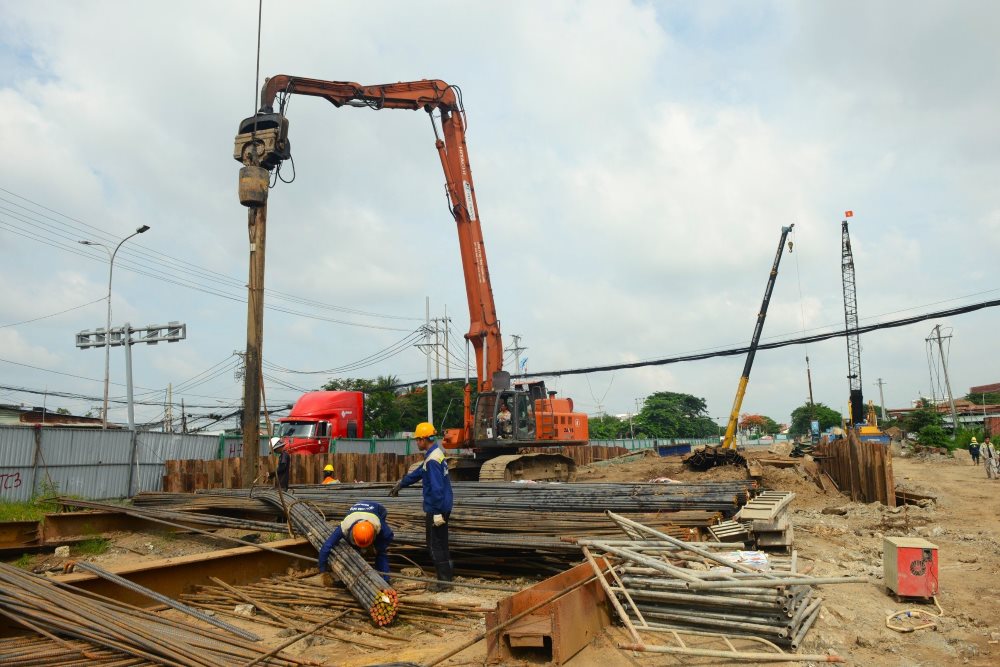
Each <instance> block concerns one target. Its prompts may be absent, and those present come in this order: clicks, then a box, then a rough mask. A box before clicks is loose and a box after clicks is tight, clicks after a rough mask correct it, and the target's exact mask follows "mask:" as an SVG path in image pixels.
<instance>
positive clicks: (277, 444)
mask: <svg viewBox="0 0 1000 667" xmlns="http://www.w3.org/2000/svg"><path fill="white" fill-rule="evenodd" d="M271 451H272V452H274V455H275V456H277V457H278V465H277V466H276V467H275V471H274V474H275V476H276V477H277V480H278V486H279V487H281V490H282V491H287V490H288V469H289V468H290V467H291V462H292V461H291V457H290V456H289V454H288V452H286V451H285V441H284V440H282V439H280V438H271ZM267 478H268V479H270V478H271V473H268V474H267Z"/></svg>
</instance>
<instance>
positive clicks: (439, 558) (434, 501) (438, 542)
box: [389, 422, 452, 591]
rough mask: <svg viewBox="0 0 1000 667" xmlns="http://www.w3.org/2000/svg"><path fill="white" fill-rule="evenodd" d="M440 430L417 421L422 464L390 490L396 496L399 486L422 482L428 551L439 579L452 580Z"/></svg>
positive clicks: (445, 464)
mask: <svg viewBox="0 0 1000 667" xmlns="http://www.w3.org/2000/svg"><path fill="white" fill-rule="evenodd" d="M435 435H437V431H435V430H434V426H433V425H432V424H430V423H428V422H422V423H420V424H417V428H416V429H414V431H413V437H414V438H415V439H416V441H417V447H419V448H420V451H422V452H423V453H424V460H423V463H421V464H420V465H419V466H417V467H416V468H414V469H413V470H411V471H410V472H408V473H407V474H406V475H405V476H404V477H403V479H401V480H399V481H398V482H397V483H396V486H394V487H392V490H391V491H389V495H390V496H392V497H396V496H398V495H399V491H400V489H402V488H404V487H407V486H410V485H411V484H415V483H416V482H423V485H422V486H423V500H424V526H425V528H426V533H425V534H426V536H427V551H428V552H429V553H430V557H431V561H433V563H434V569H435V571H436V572H437V578H438V581H439V582H447V581H451V580H452V564H451V557H450V555H449V553H448V518H449V517H450V516H451V508H452V493H451V479H450V478H449V477H448V461H447V460H446V459H445V454H444V449H443V448H442V447H441V445H440V444H439V443H438V442H436V441H435V440H434V436H435ZM446 588H448V587H447V586H445V585H443V584H441V583H437V584H433V585H432V586H431V587H430V590H433V591H441V590H445V589H446Z"/></svg>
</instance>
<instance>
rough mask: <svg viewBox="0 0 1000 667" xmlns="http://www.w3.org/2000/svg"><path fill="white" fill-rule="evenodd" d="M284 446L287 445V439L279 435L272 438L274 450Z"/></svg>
mask: <svg viewBox="0 0 1000 667" xmlns="http://www.w3.org/2000/svg"><path fill="white" fill-rule="evenodd" d="M284 446H285V441H284V440H282V439H281V438H278V437H274V438H271V449H272V450H274V449H280V448H282V447H284Z"/></svg>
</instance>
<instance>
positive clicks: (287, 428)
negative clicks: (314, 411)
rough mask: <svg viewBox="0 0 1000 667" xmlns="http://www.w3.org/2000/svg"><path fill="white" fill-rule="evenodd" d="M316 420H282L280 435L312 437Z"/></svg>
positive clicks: (285, 436)
mask: <svg viewBox="0 0 1000 667" xmlns="http://www.w3.org/2000/svg"><path fill="white" fill-rule="evenodd" d="M315 429H316V422H282V424H281V428H280V429H279V430H278V435H279V436H281V437H282V438H311V437H312V435H313V432H314V431H315Z"/></svg>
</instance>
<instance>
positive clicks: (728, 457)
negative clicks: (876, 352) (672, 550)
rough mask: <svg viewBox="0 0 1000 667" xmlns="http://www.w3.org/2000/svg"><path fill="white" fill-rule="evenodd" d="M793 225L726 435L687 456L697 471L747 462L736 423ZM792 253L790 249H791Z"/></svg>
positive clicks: (770, 282) (771, 278) (774, 268)
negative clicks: (738, 443)
mask: <svg viewBox="0 0 1000 667" xmlns="http://www.w3.org/2000/svg"><path fill="white" fill-rule="evenodd" d="M793 227H795V225H794V224H792V225H789V226H787V227H782V228H781V239H780V240H779V241H778V252H777V254H775V256H774V264H772V265H771V273H770V274H769V275H768V278H767V287H766V288H765V289H764V300H763V302H762V303H761V304H760V311H758V313H757V324H756V325H754V329H753V336H752V337H751V338H750V350H749V351H748V352H747V359H746V362H745V363H744V364H743V374H742V375H740V381H739V384H738V385H737V386H736V398H735V399H734V400H733V409H732V410H731V411H730V413H729V424H728V426H726V436H725V438H723V440H722V444H721V445H719V446H717V447H705V448H704V449H701V450H698V451H696V452H695V453H693V454H692V455H691V456H689V457H687V458H686V459H684V463H685V465H687V466H688V467H690V468H693V469H694V470H708V469H709V468H713V467H715V466H720V465H746V459H744V458H743V457H742V456H740V454H739V453H738V452H737V451H736V426H737V424H738V423H739V419H740V408H741V407H742V406H743V395H744V394H746V391H747V383H748V382H749V381H750V369H751V368H752V367H753V360H754V357H755V356H756V355H757V346H758V345H759V344H760V334H761V332H762V331H763V330H764V319H765V318H766V317H767V307H768V305H769V304H770V303H771V292H773V291H774V282H775V280H776V279H777V277H778V266H779V265H780V264H781V255H782V254H783V253H784V249H785V240H786V239H787V238H788V234H789V232H791V231H792V228H793ZM789 252H791V250H790V249H789Z"/></svg>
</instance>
